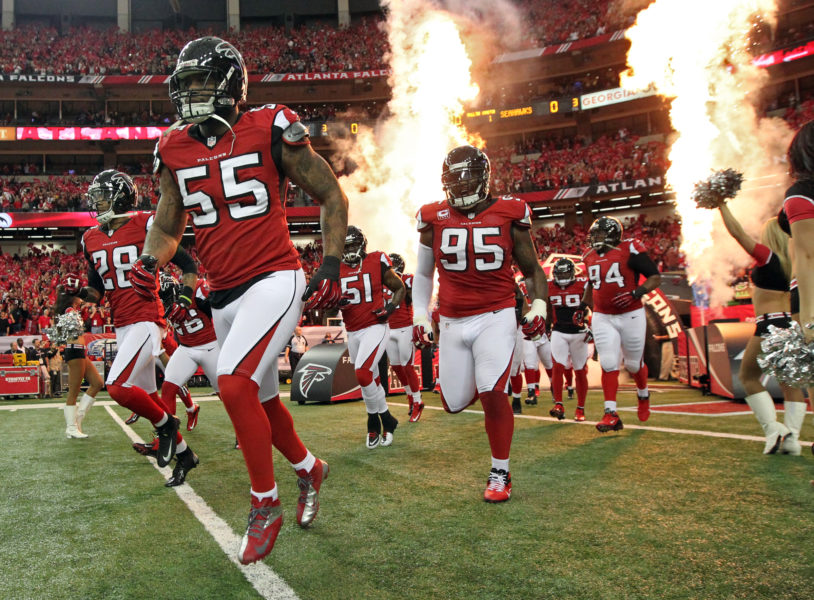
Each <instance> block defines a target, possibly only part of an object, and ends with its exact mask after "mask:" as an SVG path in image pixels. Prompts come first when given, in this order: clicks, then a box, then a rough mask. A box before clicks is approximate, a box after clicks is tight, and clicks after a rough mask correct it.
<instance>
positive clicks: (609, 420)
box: [596, 409, 624, 433]
mask: <svg viewBox="0 0 814 600" xmlns="http://www.w3.org/2000/svg"><path fill="white" fill-rule="evenodd" d="M623 427H624V425H622V419H620V418H619V415H617V414H616V411H610V410H608V409H605V414H604V415H603V416H602V420H601V421H599V423H597V424H596V428H597V429H598V430H599V431H600V432H602V433H605V432H606V431H611V430H613V431H619V430H620V429H622V428H623Z"/></svg>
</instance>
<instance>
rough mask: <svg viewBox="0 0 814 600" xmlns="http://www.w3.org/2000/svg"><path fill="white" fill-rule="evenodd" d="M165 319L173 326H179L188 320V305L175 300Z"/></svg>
mask: <svg viewBox="0 0 814 600" xmlns="http://www.w3.org/2000/svg"><path fill="white" fill-rule="evenodd" d="M167 320H168V321H169V322H170V323H172V324H173V325H175V326H180V325H183V324H184V323H186V322H187V321H188V320H189V306H188V305H186V306H185V305H184V304H183V303H181V302H176V303H175V304H173V305H172V306H170V309H169V310H168V311H167Z"/></svg>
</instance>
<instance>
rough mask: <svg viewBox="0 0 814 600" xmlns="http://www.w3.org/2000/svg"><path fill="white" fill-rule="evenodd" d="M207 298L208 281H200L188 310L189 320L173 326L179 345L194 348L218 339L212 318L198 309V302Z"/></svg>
mask: <svg viewBox="0 0 814 600" xmlns="http://www.w3.org/2000/svg"><path fill="white" fill-rule="evenodd" d="M207 296H209V286H208V285H207V282H206V280H204V279H199V280H198V286H197V288H196V290H195V294H194V296H193V298H192V305H191V306H190V307H189V309H188V310H187V312H188V313H189V318H188V319H187V320H186V321H184V322H183V323H181V324H174V325H173V328H174V329H175V335H176V336H178V343H179V344H181V345H182V346H186V347H187V348H194V347H196V346H203V345H204V344H208V343H210V342H214V341H215V340H216V339H217V338H216V336H215V326H214V325H213V324H212V317H211V316H210V315H208V314H207V313H205V312H204V311H202V310H200V309H199V308H198V300H206V298H207Z"/></svg>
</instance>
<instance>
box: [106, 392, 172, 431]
mask: <svg viewBox="0 0 814 600" xmlns="http://www.w3.org/2000/svg"><path fill="white" fill-rule="evenodd" d="M107 392H108V393H109V394H110V397H111V398H113V399H114V400H115V401H116V402H117V403H119V404H120V405H121V406H124V407H125V408H127V409H130V410H131V411H132V412H134V413H136V414H137V415H138V416H140V417H144V418H145V419H147V420H148V421H150V423H152V424H153V425H155V424H156V423H158V422H159V421H160V420H161V419H163V418H164V414H165V412H166V411H165V410H164V406H163V403H162V402H160V401H159V402H158V403H156V401H155V400H153V398H151V397H150V394H148V393H147V392H145V391H144V390H143V389H141V388H140V387H135V386H133V387H124V386H121V385H117V384H115V383H114V384H111V385H108V386H107ZM154 393H155V392H154Z"/></svg>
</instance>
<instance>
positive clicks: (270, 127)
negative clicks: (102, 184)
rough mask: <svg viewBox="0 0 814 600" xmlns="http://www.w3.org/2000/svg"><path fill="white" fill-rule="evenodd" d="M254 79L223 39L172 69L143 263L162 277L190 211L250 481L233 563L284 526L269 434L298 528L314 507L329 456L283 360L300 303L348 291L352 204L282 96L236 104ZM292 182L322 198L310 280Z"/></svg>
mask: <svg viewBox="0 0 814 600" xmlns="http://www.w3.org/2000/svg"><path fill="white" fill-rule="evenodd" d="M247 80H248V75H247V72H246V65H245V63H244V62H243V57H242V56H241V55H240V52H238V50H237V49H236V48H235V47H234V46H232V45H231V44H230V43H228V42H226V41H224V40H222V39H220V38H216V37H203V38H199V39H196V40H193V41H191V42H189V43H188V44H187V45H186V46H184V48H183V49H182V50H181V53H180V54H179V56H178V63H177V66H176V68H175V71H174V72H173V74H172V76H171V78H170V98H171V99H172V101H173V103H174V104H175V107H176V109H177V110H178V114H179V115H180V116H181V118H182V120H183V123H179V124H178V125H176V126H174V127H172V128H171V129H170V130H168V131H167V132H165V133H164V135H163V136H162V137H161V139H160V140H159V142H158V144H157V146H156V153H155V172H156V173H157V174H158V175H159V177H160V189H161V199H160V201H159V203H158V210H157V213H156V219H155V224H154V226H153V228H152V229H151V230H150V234H149V236H148V238H147V243H146V245H145V248H144V254H143V255H142V256H141V257H140V259H139V262H138V264H139V266H140V267H141V272H143V273H144V274H145V275H146V277H145V278H146V279H149V277H150V276H152V277H153V278H154V277H155V269H156V267H157V266H160V265H164V264H165V263H166V262H167V261H168V260H169V258H170V256H172V254H173V252H174V251H175V248H176V247H177V246H178V242H179V240H180V239H181V236H182V235H183V232H184V227H185V226H186V224H187V216H189V217H190V219H191V222H192V228H193V230H194V232H195V243H196V248H197V250H198V257H199V259H200V260H201V262H202V263H203V265H204V266H205V267H206V271H207V277H208V282H209V288H210V294H209V303H210V306H211V307H212V320H213V323H214V325H215V333H216V335H217V339H218V344H219V345H220V348H221V353H220V358H219V359H218V369H217V373H218V386H219V388H220V392H221V398H222V400H223V404H224V406H225V408H226V411H227V412H228V413H229V417H230V419H231V420H232V424H233V425H234V427H235V432H236V433H237V438H238V440H239V442H240V449H241V450H242V452H243V456H244V458H245V461H246V466H247V468H248V471H249V479H250V480H251V509H250V512H249V524H248V527H247V528H246V533H245V534H244V536H243V539H242V542H241V545H240V548H239V550H238V560H239V561H240V562H241V563H243V564H248V563H252V562H254V561H257V560H260V559H262V558H263V557H265V556H266V555H267V554H268V553H269V552H271V550H272V548H273V546H274V542H275V540H276V539H277V535H278V534H279V532H280V527H281V525H282V515H283V513H282V507H281V505H280V500H279V499H278V497H277V484H276V481H275V477H274V463H273V455H272V443H273V444H274V447H276V448H277V449H278V450H279V451H280V452H281V453H282V455H283V456H285V458H286V459H287V460H288V461H289V462H290V463H291V465H292V467H293V468H294V470H295V472H296V473H297V476H298V478H299V479H298V485H299V488H300V496H299V501H298V503H297V524H298V525H300V526H301V527H308V526H309V525H310V524H311V523H312V522H313V520H314V519H315V518H316V516H317V511H318V510H319V496H318V494H319V489H320V486H321V485H322V481H323V479H324V478H325V477H326V476H327V474H328V465H327V464H326V463H325V462H324V461H322V460H320V459H317V458H315V457H314V455H313V454H311V452H309V451H308V449H307V448H306V447H305V445H304V444H303V443H302V441H301V440H300V438H299V436H298V435H297V432H296V431H295V429H294V422H293V420H292V418H291V415H290V414H289V412H288V409H287V408H286V407H285V406H284V405H283V404H282V403H281V402H280V397H279V389H278V386H279V381H278V373H277V356H278V355H279V354H280V352H281V351H282V349H283V348H284V347H285V345H286V343H287V342H288V340H289V339H290V338H291V334H292V333H293V332H294V328H295V327H296V325H297V324H298V323H299V320H300V317H301V314H302V309H303V303H304V302H306V301H308V303H307V304H306V305H305V306H306V308H308V309H311V308H331V307H334V306H336V305H337V304H338V302H339V299H340V295H341V293H340V287H339V262H340V261H339V257H340V255H341V254H342V249H343V247H344V245H345V231H346V228H347V212H348V211H347V208H348V200H347V198H346V197H345V194H344V193H343V192H342V190H341V188H340V187H339V184H338V182H337V180H336V176H335V175H334V173H333V171H331V168H330V167H329V166H328V163H327V162H325V160H324V159H322V158H321V157H320V156H319V155H318V154H317V153H316V152H314V151H313V149H312V148H311V145H310V140H309V138H308V129H307V128H306V127H305V126H304V125H303V124H302V123H301V122H300V120H299V118H298V117H297V115H296V113H294V112H292V111H291V110H289V109H288V108H286V107H285V106H283V105H280V104H267V105H265V106H262V107H259V108H255V109H251V110H248V111H245V112H243V111H241V110H240V105H241V104H243V103H244V102H245V101H246V87H247ZM289 179H290V180H291V181H293V182H294V183H296V184H297V185H298V186H300V187H301V188H302V189H303V190H305V191H306V192H307V193H308V194H309V195H310V196H311V197H312V198H314V199H315V200H316V201H317V202H318V203H319V204H320V205H321V207H322V210H321V213H322V216H321V222H322V237H323V248H324V256H323V262H322V265H321V266H320V267H319V268H318V269H317V271H316V272H315V273H314V274H313V276H312V277H311V280H310V281H309V282H308V284H307V285H306V282H305V275H304V274H303V271H302V268H301V267H300V261H299V255H298V253H297V251H296V249H295V248H294V245H293V244H292V243H291V237H290V235H289V233H288V225H287V223H286V218H285V210H284V206H285V191H286V190H287V182H288V180H289Z"/></svg>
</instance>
